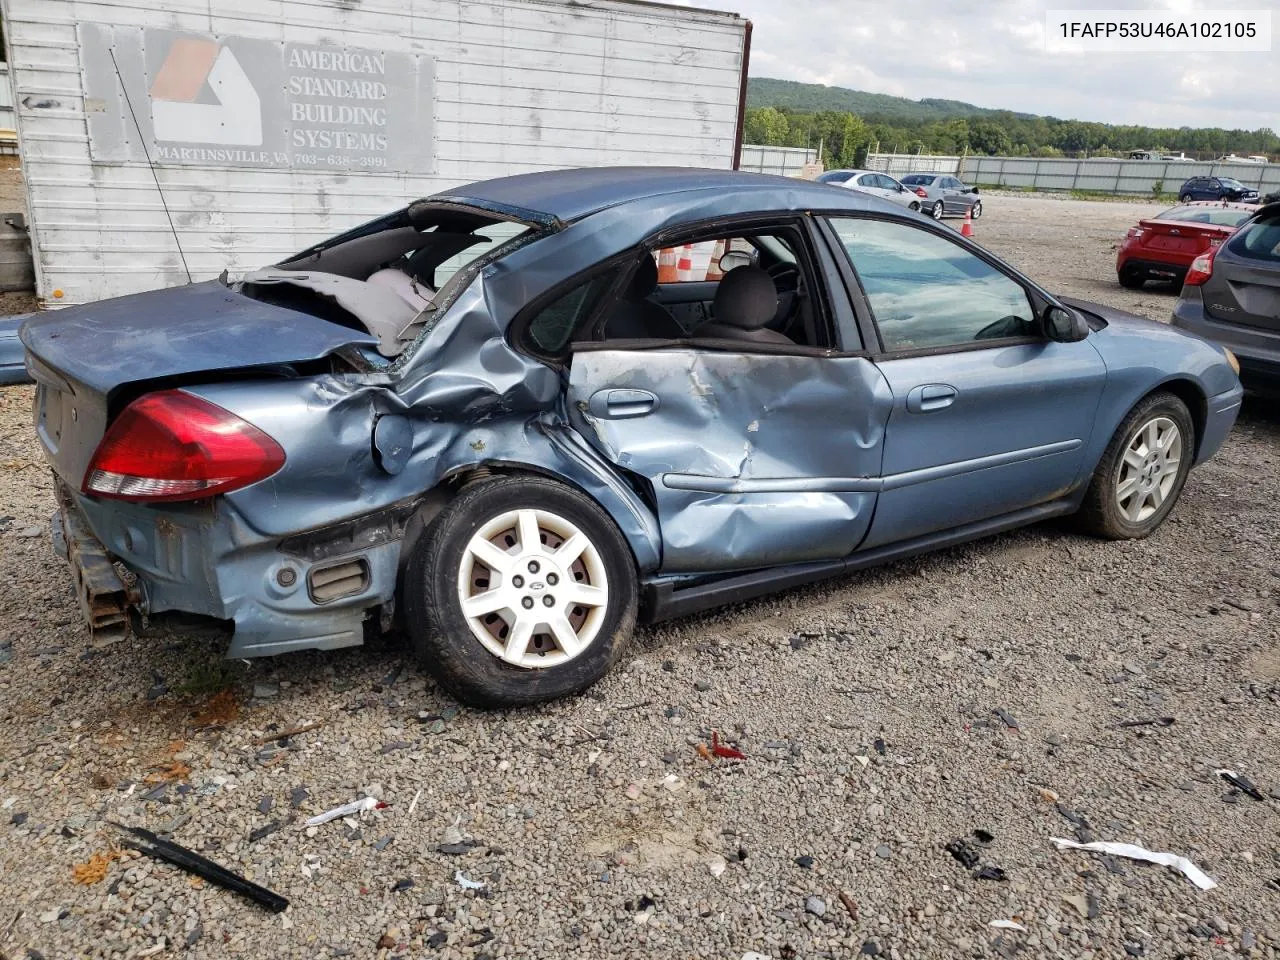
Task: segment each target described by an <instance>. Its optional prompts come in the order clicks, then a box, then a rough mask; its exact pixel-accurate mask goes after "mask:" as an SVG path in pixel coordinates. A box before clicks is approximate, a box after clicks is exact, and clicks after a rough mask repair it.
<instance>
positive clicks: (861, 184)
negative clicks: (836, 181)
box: [853, 173, 885, 197]
mask: <svg viewBox="0 0 1280 960" xmlns="http://www.w3.org/2000/svg"><path fill="white" fill-rule="evenodd" d="M853 183H854V185H855V186H856V187H857V188H858V189H859V190H861V191H863V192H864V193H871V194H874V195H875V196H877V197H883V196H885V192H884V186H883V185H882V184H881V183H880V175H879V174H877V173H864V174H862V175H861V176H858V177H855V178H854V181H853Z"/></svg>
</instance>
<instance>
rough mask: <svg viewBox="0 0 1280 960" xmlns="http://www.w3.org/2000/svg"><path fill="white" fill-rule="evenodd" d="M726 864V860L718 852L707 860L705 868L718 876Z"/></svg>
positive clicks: (727, 864) (714, 875)
mask: <svg viewBox="0 0 1280 960" xmlns="http://www.w3.org/2000/svg"><path fill="white" fill-rule="evenodd" d="M728 866H729V863H728V861H727V860H725V858H724V857H722V856H720V854H718V853H717V854H716V855H715V856H713V857H712V858H711V859H710V860H709V861H708V862H707V869H709V870H710V871H711V875H712V876H713V877H718V876H720V875H721V874H722V873H724V871H725V869H726V868H727V867H728Z"/></svg>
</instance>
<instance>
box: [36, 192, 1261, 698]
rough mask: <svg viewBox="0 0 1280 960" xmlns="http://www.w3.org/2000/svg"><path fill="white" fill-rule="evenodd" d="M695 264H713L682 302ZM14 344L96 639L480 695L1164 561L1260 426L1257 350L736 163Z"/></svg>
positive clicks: (152, 297)
mask: <svg viewBox="0 0 1280 960" xmlns="http://www.w3.org/2000/svg"><path fill="white" fill-rule="evenodd" d="M684 244H695V245H700V244H705V245H707V246H714V247H720V248H722V249H724V250H725V251H726V252H725V253H724V255H723V256H722V257H721V259H720V260H719V261H718V264H717V266H718V268H719V270H713V271H709V273H710V276H709V278H697V277H690V276H687V275H686V276H683V277H682V278H681V279H680V280H678V281H673V282H664V283H659V282H658V279H659V269H658V265H657V264H656V263H655V256H654V255H655V253H656V252H657V251H659V250H667V249H670V248H672V247H679V246H681V245H684ZM701 249H706V247H702V248H701ZM721 272H722V273H723V276H721V275H720V274H721ZM668 279H669V280H670V277H669V276H668ZM22 337H23V342H24V343H25V345H26V348H27V351H28V353H27V362H28V365H29V366H30V368H31V372H32V374H33V375H34V377H35V378H36V381H37V383H38V385H39V386H38V391H37V400H36V428H37V431H38V433H39V436H40V440H41V442H42V443H43V445H44V449H45V451H46V454H47V457H48V459H49V461H50V463H51V465H52V467H53V472H54V475H55V478H56V489H57V495H58V501H59V509H58V513H57V514H56V516H55V520H54V543H55V545H56V547H57V549H58V550H59V552H60V553H62V555H63V556H65V557H66V558H67V559H68V560H69V561H70V563H71V569H72V575H73V577H74V579H75V581H76V585H77V590H76V592H77V595H78V596H79V597H80V599H81V603H82V606H83V609H84V611H85V613H86V615H87V617H88V618H89V620H90V623H91V625H92V626H93V627H94V628H95V629H96V630H98V631H100V632H104V633H105V632H114V633H116V634H117V635H118V634H120V633H121V632H126V631H128V630H129V629H130V623H131V618H132V615H133V614H136V613H146V614H156V613H159V612H162V611H184V612H187V613H195V614H202V615H205V616H208V617H214V618H218V619H220V620H223V621H230V622H231V623H232V624H233V625H234V631H235V632H234V637H233V639H232V641H231V647H230V651H229V654H230V655H232V656H236V657H245V656H261V655H266V654H273V653H279V652H284V651H291V650H303V649H330V648H334V647H342V646H348V645H352V644H358V643H360V642H361V641H362V640H363V639H364V637H365V636H366V633H368V632H372V631H378V630H386V629H391V628H392V627H393V626H394V625H396V624H399V625H401V626H402V627H403V629H405V630H406V631H407V632H408V633H409V635H410V637H411V639H412V641H413V643H414V646H415V648H416V651H417V654H418V656H419V657H420V659H421V661H422V663H423V664H424V665H425V666H426V667H427V668H428V669H430V670H432V671H433V672H434V673H435V674H436V675H437V676H438V677H439V679H440V680H441V682H442V683H443V684H445V685H446V686H447V687H448V688H449V689H451V690H453V691H454V692H455V693H456V694H457V695H459V696H460V697H463V698H465V699H467V700H470V701H473V702H478V703H483V704H500V703H506V704H510V703H529V702H534V701H539V700H544V699H547V698H551V697H557V696H563V695H565V694H569V693H573V692H575V691H579V690H582V689H583V688H584V687H586V686H588V685H589V684H591V683H593V682H594V681H596V680H597V679H599V678H600V677H601V676H602V675H603V674H604V673H605V672H606V671H607V670H608V669H609V667H610V666H611V665H612V664H613V663H614V662H615V661H616V660H617V659H618V657H619V655H620V653H621V651H622V649H623V646H624V645H625V643H626V642H627V640H628V638H629V637H630V635H631V632H632V628H633V626H634V625H635V623H636V622H637V619H638V618H640V619H644V620H648V621H653V620H657V619H661V618H663V617H671V616H676V615H680V614H687V613H691V612H694V611H698V610H703V609H706V608H708V607H712V606H715V605H717V604H722V603H726V602H730V601H735V600H742V599H744V598H748V597H752V596H756V595H759V594H762V593H766V592H769V591H772V590H777V589H781V588H784V587H788V586H792V585H795V584H800V583H806V582H810V581H814V580H818V579H821V578H824V577H831V576H835V575H838V574H841V573H843V572H846V571H850V570H857V569H861V568H864V567H868V566H872V565H874V564H880V563H885V562H887V561H891V560H895V559H898V558H900V557H904V556H908V555H911V554H915V553H919V552H922V551H926V550H932V549H936V548H938V547H943V546H946V545H949V544H955V543H960V542H963V541H966V540H971V539H973V538H976V537H981V536H985V535H988V534H992V533H996V532H998V531H1001V530H1006V529H1009V528H1011V527H1016V526H1019V525H1022V524H1028V523H1032V522H1035V521H1038V520H1043V519H1045V518H1048V517H1056V516H1062V515H1067V514H1074V515H1075V516H1076V517H1077V518H1078V520H1079V522H1080V525H1081V526H1082V527H1083V528H1084V529H1086V530H1089V531H1092V532H1093V533H1096V534H1098V535H1100V536H1103V537H1109V538H1131V537H1143V536H1146V535H1147V534H1149V533H1151V532H1152V531H1153V530H1155V529H1156V527H1157V526H1159V524H1160V523H1161V522H1162V521H1163V520H1164V518H1165V517H1166V516H1167V515H1168V514H1169V511H1170V510H1171V509H1172V508H1173V506H1174V503H1175V501H1176V500H1177V498H1178V495H1179V493H1180V491H1181V490H1182V486H1183V483H1184V481H1185V480H1186V478H1187V474H1188V471H1189V470H1190V469H1191V467H1192V466H1193V465H1195V464H1199V463H1202V462H1204V461H1205V460H1206V459H1207V458H1209V457H1210V456H1212V455H1213V454H1214V452H1215V451H1217V449H1218V448H1219V446H1221V444H1222V442H1223V440H1224V439H1225V438H1226V435H1227V432H1228V431H1229V430H1230V428H1231V425H1232V423H1233V422H1234V420H1235V418H1236V413H1237V410H1238V409H1239V406H1240V397H1241V389H1240V382H1239V380H1238V379H1237V377H1236V371H1235V362H1234V358H1233V357H1232V356H1231V354H1230V353H1229V352H1228V351H1226V350H1224V349H1222V348H1220V347H1216V346H1213V345H1212V344H1210V343H1208V342H1206V341H1204V340H1202V339H1200V338H1198V337H1194V336H1190V335H1188V334H1184V333H1182V332H1180V331H1177V330H1174V329H1172V328H1171V327H1169V326H1167V325H1165V324H1160V323H1154V322H1151V321H1147V320H1142V319H1140V318H1138V317H1134V316H1132V315H1129V314H1125V313H1122V312H1120V311H1117V310H1113V309H1111V308H1109V307H1103V306H1098V305H1093V304H1086V303H1079V302H1075V301H1070V302H1068V301H1064V300H1062V299H1060V298H1057V297H1055V296H1053V295H1052V294H1050V293H1049V292H1047V291H1045V290H1044V289H1042V288H1041V287H1039V286H1038V285H1037V284H1036V283H1035V282H1034V281H1032V280H1029V279H1027V278H1026V277H1024V276H1022V275H1021V274H1019V273H1018V272H1017V271H1016V270H1014V269H1013V268H1012V267H1010V266H1009V265H1008V264H1006V263H1003V262H1002V261H1000V260H999V259H997V258H996V257H994V256H992V255H991V254H990V253H988V252H987V251H986V250H984V249H982V248H981V247H979V246H976V245H975V244H973V243H971V242H969V241H967V240H965V239H963V238H961V237H960V236H958V235H957V234H956V232H955V231H954V230H950V229H947V228H945V227H943V226H941V225H939V224H935V223H934V222H933V221H931V220H927V219H926V218H924V217H921V216H919V215H917V214H913V213H910V212H908V211H906V210H904V209H903V208H902V207H900V206H896V205H894V204H891V203H888V202H886V201H883V200H880V199H878V198H876V197H872V196H868V195H867V194H863V193H859V192H857V191H853V190H833V189H831V188H830V187H828V186H824V185H822V184H815V183H808V182H803V181H797V180H790V179H785V178H781V177H766V176H758V175H752V174H741V173H733V172H728V171H715V170H680V169H655V168H621V169H592V170H570V171H559V172H548V173H538V174H530V175H525V176H517V177H510V178H506V179H501V180H491V181H487V182H483V183H474V184H470V185H468V186H462V187H458V188H457V189H454V190H450V191H447V192H445V193H441V194H437V195H436V196H433V197H428V198H427V199H425V200H420V201H417V202H415V203H412V204H410V205H409V206H408V207H406V208H404V209H402V210H399V211H397V212H395V213H392V214H390V215H388V216H386V217H383V218H380V219H378V220H375V221H373V222H371V223H368V224H366V225H364V226H362V227H358V228H356V229H354V230H351V231H349V232H347V233H345V234H342V235H340V236H338V237H335V238H333V239H331V240H328V241H326V242H324V243H321V244H318V245H317V246H315V247H312V248H311V249H309V250H305V251H303V252H302V253H300V254H297V255H296V256H294V257H291V258H289V259H288V260H286V261H284V262H283V263H280V264H277V265H276V266H275V267H272V268H269V269H265V270H260V271H257V272H255V273H251V274H249V275H248V276H247V277H246V278H245V279H244V281H243V282H237V283H232V284H229V285H228V284H226V283H223V282H220V281H210V282H208V283H199V284H195V285H192V286H187V287H181V288H176V289H169V290H161V291H156V292H153V293H146V294H139V295H136V296H131V297H124V298H121V299H118V300H114V301H107V302H104V303H97V304H88V305H85V306H80V307H72V308H68V309H66V310H62V311H59V312H57V313H55V314H50V315H47V316H41V317H37V318H35V319H33V320H30V321H28V322H27V324H26V325H25V326H24V327H23V331H22ZM1054 575H1055V573H1054V572H1052V571H1050V572H1049V573H1047V574H1046V576H1047V577H1049V578H1052V577H1053V576H1054ZM1062 575H1064V576H1070V575H1071V572H1070V570H1064V571H1062ZM1050 586H1051V585H1050V584H1048V583H1047V582H1045V581H1041V582H1039V583H1037V584H1036V585H1035V588H1036V589H1037V590H1043V589H1049V588H1050Z"/></svg>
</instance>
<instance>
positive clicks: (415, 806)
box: [409, 790, 422, 815]
mask: <svg viewBox="0 0 1280 960" xmlns="http://www.w3.org/2000/svg"><path fill="white" fill-rule="evenodd" d="M421 796H422V791H421V790H419V791H418V792H417V793H415V794H414V795H413V802H411V803H410V804H409V813H410V814H411V815H412V813H413V811H415V810H417V809H418V800H419V798H420V797H421Z"/></svg>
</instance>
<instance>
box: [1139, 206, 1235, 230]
mask: <svg viewBox="0 0 1280 960" xmlns="http://www.w3.org/2000/svg"><path fill="white" fill-rule="evenodd" d="M1251 216H1253V211H1252V210H1240V209H1237V208H1235V207H1195V206H1181V207H1174V208H1173V209H1172V210H1166V211H1165V212H1164V213H1162V214H1160V215H1159V216H1158V217H1156V219H1157V220H1177V221H1178V222H1179V223H1212V224H1214V225H1215V226H1219V227H1238V226H1239V225H1240V224H1242V223H1244V222H1245V221H1246V220H1248V219H1249V218H1250V217H1251Z"/></svg>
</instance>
